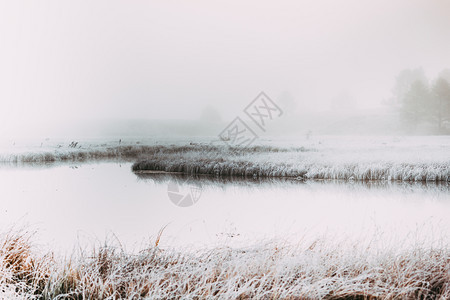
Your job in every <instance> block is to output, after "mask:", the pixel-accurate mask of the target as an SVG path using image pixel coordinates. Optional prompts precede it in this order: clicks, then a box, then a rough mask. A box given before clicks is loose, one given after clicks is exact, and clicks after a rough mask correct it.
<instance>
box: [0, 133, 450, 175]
mask: <svg viewBox="0 0 450 300" xmlns="http://www.w3.org/2000/svg"><path fill="white" fill-rule="evenodd" d="M73 144H74V143H73V142H70V143H68V142H66V143H62V144H53V145H50V144H49V145H46V144H45V143H41V145H44V146H43V147H42V149H41V148H39V147H38V148H36V147H34V148H21V150H20V151H16V150H11V148H9V150H8V151H0V162H3V164H5V163H8V164H15V165H21V164H36V163H38V164H55V163H59V162H84V161H93V160H94V161H95V160H112V159H113V160H118V161H127V162H136V163H135V164H134V166H133V170H134V171H136V172H142V171H166V172H181V173H184V174H189V175H193V174H200V175H201V174H207V175H216V176H237V177H295V178H299V179H337V180H355V181H356V180H363V181H367V180H383V181H416V182H423V181H441V182H447V181H449V180H450V137H445V136H441V137H401V138H399V137H373V138H371V137H312V138H290V139H265V140H260V141H258V142H257V143H255V144H254V145H252V146H250V147H247V148H230V147H229V146H228V145H227V144H226V143H224V142H223V141H220V140H218V139H217V137H216V138H211V139H208V138H201V139H200V138H199V139H192V141H187V140H176V139H175V140H163V139H162V140H154V139H153V140H143V141H142V142H140V141H127V142H122V143H119V141H114V142H105V143H97V144H96V143H95V142H92V141H90V142H86V141H85V142H83V141H81V142H79V143H76V146H75V147H72V146H73ZM24 149H26V150H24Z"/></svg>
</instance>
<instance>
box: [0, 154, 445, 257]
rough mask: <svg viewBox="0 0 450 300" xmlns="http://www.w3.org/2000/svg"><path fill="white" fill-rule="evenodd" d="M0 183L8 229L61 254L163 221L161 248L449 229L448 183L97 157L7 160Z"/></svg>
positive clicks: (1, 220) (151, 235)
mask: <svg viewBox="0 0 450 300" xmlns="http://www.w3.org/2000/svg"><path fill="white" fill-rule="evenodd" d="M0 188H1V190H2V193H1V210H0V225H1V226H2V228H3V229H5V228H8V227H10V226H11V225H13V224H15V225H14V226H15V227H16V228H20V227H23V226H27V227H26V228H29V229H33V230H34V229H35V230H37V234H36V235H37V237H36V242H38V243H39V244H40V245H42V246H44V247H50V248H52V250H58V249H59V250H62V251H66V250H71V249H72V248H73V247H74V246H77V245H89V244H92V242H97V243H102V242H104V241H105V240H106V239H107V240H109V241H112V242H114V243H118V241H120V243H121V244H122V246H124V247H126V248H127V250H131V251H132V250H133V249H139V248H141V246H142V245H145V243H146V241H149V240H150V241H154V239H155V236H156V235H157V234H158V232H159V230H161V229H162V228H163V227H165V229H164V232H163V234H162V239H161V245H163V246H178V247H197V246H201V247H204V246H207V247H209V246H216V245H224V244H225V245H242V244H245V243H248V242H250V241H260V240H261V239H263V240H264V239H273V238H275V239H279V238H280V239H285V240H287V241H290V242H300V241H302V240H304V239H308V238H315V237H317V236H321V235H324V234H326V235H331V236H335V237H339V238H344V239H353V238H354V239H356V240H360V239H364V238H365V237H370V238H372V237H373V234H372V233H374V232H378V233H380V234H379V236H380V238H382V239H385V242H386V243H389V242H393V241H394V242H395V241H399V238H400V239H401V238H402V237H405V236H408V235H411V234H414V235H418V236H421V237H423V238H429V239H432V238H433V237H436V236H437V235H440V236H442V235H444V236H446V235H447V233H448V232H450V231H449V229H450V220H449V218H448V216H449V215H450V187H449V184H448V183H442V184H436V183H428V184H424V183H413V184H411V183H388V182H380V181H377V182H366V183H361V182H338V181H306V182H303V181H298V180H295V179H260V180H256V179H247V180H242V179H240V178H214V177H207V176H203V177H196V178H194V177H186V176H180V175H169V174H135V173H133V172H132V171H131V164H130V163H117V162H98V163H82V164H76V163H72V164H68V163H65V164H54V165H26V164H25V165H22V166H20V167H15V166H11V165H3V166H2V167H1V168H0ZM177 189H178V190H177ZM187 195H190V196H189V197H185V196H187ZM183 201H184V202H183ZM189 204H191V205H189ZM183 206H184V207H183Z"/></svg>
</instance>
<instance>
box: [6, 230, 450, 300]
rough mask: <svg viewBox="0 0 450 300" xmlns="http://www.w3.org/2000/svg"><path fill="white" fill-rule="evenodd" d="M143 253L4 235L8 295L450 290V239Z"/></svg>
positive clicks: (437, 293) (426, 293) (330, 294)
mask: <svg viewBox="0 0 450 300" xmlns="http://www.w3.org/2000/svg"><path fill="white" fill-rule="evenodd" d="M160 238H161V236H160V235H158V236H157V237H156V241H155V243H154V244H151V245H149V246H148V247H147V248H145V249H142V250H141V251H139V252H137V253H129V252H126V251H125V250H123V249H122V248H120V247H119V246H114V245H109V246H108V245H105V246H102V247H97V248H96V247H93V249H92V250H91V251H84V250H83V251H80V252H79V253H75V254H73V255H71V256H70V257H68V258H58V257H57V256H56V255H55V254H54V253H52V252H48V253H40V252H39V251H36V249H35V247H34V246H33V243H32V233H29V232H27V231H17V232H14V231H10V232H8V233H6V234H3V235H1V236H0V297H1V298H7V299H106V298H108V299H125V298H126V299H142V298H149V299H155V298H156V299H180V298H183V299H186V298H187V299H204V298H215V299H216V298H218V299H250V298H258V299H398V298H402V299H448V297H450V250H449V248H448V246H446V245H441V246H440V247H438V246H428V247H427V246H424V245H422V244H420V243H419V244H416V246H414V247H412V248H409V249H397V248H395V247H382V248H378V247H377V246H376V245H362V244H358V243H353V242H347V243H345V242H338V243H333V242H330V241H328V240H325V239H323V238H318V239H316V240H314V241H310V242H304V243H300V244H298V245H296V246H293V245H287V244H283V243H280V242H263V243H259V244H258V243H257V244H255V245H252V246H248V247H244V248H230V247H226V246H224V247H216V248H214V249H205V250H196V251H178V250H177V249H164V248H160V247H159V246H158V243H159V239H160Z"/></svg>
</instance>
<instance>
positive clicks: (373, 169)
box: [132, 150, 450, 182]
mask: <svg viewBox="0 0 450 300" xmlns="http://www.w3.org/2000/svg"><path fill="white" fill-rule="evenodd" d="M352 154H353V153H350V154H348V153H345V152H343V153H335V152H330V151H328V152H327V151H322V152H320V151H319V152H314V151H312V152H307V151H284V152H278V153H269V152H256V151H252V150H247V151H245V150H241V151H240V152H236V151H233V150H230V151H229V152H224V151H222V152H216V151H208V150H201V151H190V152H182V153H167V152H158V153H154V154H153V155H149V156H148V157H147V158H146V159H143V160H140V161H138V162H136V163H134V164H133V166H132V170H133V171H134V172H137V173H142V172H145V171H149V170H150V171H164V172H177V173H183V174H188V175H214V176H232V177H243V178H260V177H294V178H297V179H302V180H303V179H320V180H348V181H371V180H382V181H409V182H433V181H434V182H449V181H450V156H448V155H447V157H445V156H443V155H440V156H441V157H436V156H432V157H428V158H427V157H426V156H425V158H424V157H420V156H419V157H410V158H408V157H406V158H405V157H403V156H402V154H401V152H400V153H398V154H397V155H392V154H390V153H388V152H386V153H384V154H386V155H381V154H382V153H379V154H378V157H371V156H370V155H367V153H365V154H366V155H361V154H360V153H354V155H352Z"/></svg>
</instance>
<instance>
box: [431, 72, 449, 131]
mask: <svg viewBox="0 0 450 300" xmlns="http://www.w3.org/2000/svg"><path fill="white" fill-rule="evenodd" d="M430 100H431V101H430V103H429V105H428V115H429V118H430V120H431V121H432V122H433V123H435V124H436V125H437V127H438V130H439V132H440V133H442V130H443V126H444V124H445V123H446V122H448V121H450V84H449V82H448V81H447V80H446V79H444V78H443V77H439V78H438V79H437V80H436V82H435V83H434V85H433V87H432V89H431V98H430Z"/></svg>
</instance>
